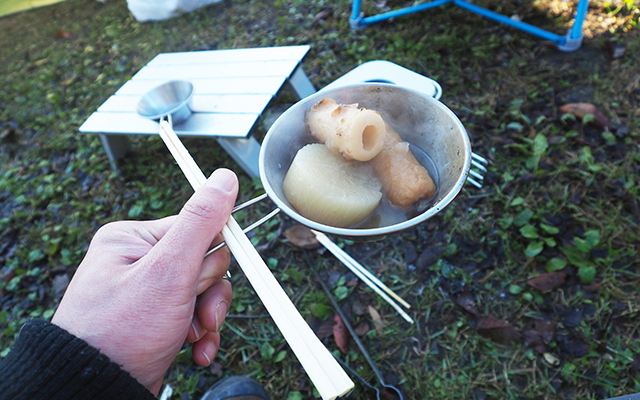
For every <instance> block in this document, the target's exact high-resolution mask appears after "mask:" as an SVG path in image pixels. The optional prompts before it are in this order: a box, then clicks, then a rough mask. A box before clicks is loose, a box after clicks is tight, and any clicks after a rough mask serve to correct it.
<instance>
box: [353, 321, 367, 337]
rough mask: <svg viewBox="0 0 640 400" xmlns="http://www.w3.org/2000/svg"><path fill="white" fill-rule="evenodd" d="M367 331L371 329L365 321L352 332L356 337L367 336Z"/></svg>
mask: <svg viewBox="0 0 640 400" xmlns="http://www.w3.org/2000/svg"><path fill="white" fill-rule="evenodd" d="M369 329H371V328H370V327H369V324H368V323H367V321H362V322H360V323H359V324H358V326H356V327H355V329H354V330H353V331H354V332H355V334H356V335H358V336H364V335H366V334H367V332H369Z"/></svg>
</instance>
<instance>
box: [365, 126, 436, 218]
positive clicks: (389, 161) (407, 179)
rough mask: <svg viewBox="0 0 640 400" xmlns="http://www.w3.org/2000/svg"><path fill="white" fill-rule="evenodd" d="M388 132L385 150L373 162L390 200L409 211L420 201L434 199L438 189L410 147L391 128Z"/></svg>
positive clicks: (383, 189)
mask: <svg viewBox="0 0 640 400" xmlns="http://www.w3.org/2000/svg"><path fill="white" fill-rule="evenodd" d="M386 131H387V135H386V138H385V141H384V146H383V147H382V150H381V151H380V153H379V154H378V155H377V156H376V157H375V158H374V159H373V161H372V163H373V166H374V169H375V171H376V174H377V175H378V178H379V179H380V181H381V182H382V192H383V193H384V195H385V197H386V199H387V200H388V201H389V202H390V203H391V204H393V205H394V206H397V207H400V208H407V207H409V206H411V205H413V204H414V203H416V202H417V201H418V200H421V199H428V198H430V197H433V195H434V194H435V193H436V185H435V184H434V183H433V180H432V179H431V176H429V172H428V171H427V170H426V169H425V168H424V167H423V166H422V165H420V163H418V161H417V160H416V158H415V157H414V156H413V154H411V151H410V150H409V143H407V142H405V141H403V140H402V138H401V137H400V135H398V134H397V133H396V131H394V130H393V128H392V127H391V126H390V125H389V124H387V126H386Z"/></svg>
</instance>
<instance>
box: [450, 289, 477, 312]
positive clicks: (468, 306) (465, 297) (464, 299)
mask: <svg viewBox="0 0 640 400" xmlns="http://www.w3.org/2000/svg"><path fill="white" fill-rule="evenodd" d="M456 304H458V305H459V306H460V307H462V308H464V309H465V310H466V311H467V312H469V313H471V314H473V315H478V314H479V311H478V308H477V307H476V304H475V302H474V301H473V298H472V297H471V293H469V292H466V291H465V292H464V293H461V294H460V296H458V297H456Z"/></svg>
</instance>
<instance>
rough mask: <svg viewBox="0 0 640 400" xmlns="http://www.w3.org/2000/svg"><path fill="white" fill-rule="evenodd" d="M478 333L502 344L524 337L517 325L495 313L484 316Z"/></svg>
mask: <svg viewBox="0 0 640 400" xmlns="http://www.w3.org/2000/svg"><path fill="white" fill-rule="evenodd" d="M478 334H480V335H482V336H485V337H487V338H489V339H491V340H493V341H495V342H498V343H502V344H507V343H511V342H515V341H518V340H520V338H521V337H522V335H521V334H520V331H519V330H518V329H517V328H516V327H514V326H512V325H510V324H509V323H507V322H505V321H502V320H500V319H498V318H496V317H494V316H493V315H489V316H487V317H485V318H483V319H482V320H481V321H480V322H479V323H478Z"/></svg>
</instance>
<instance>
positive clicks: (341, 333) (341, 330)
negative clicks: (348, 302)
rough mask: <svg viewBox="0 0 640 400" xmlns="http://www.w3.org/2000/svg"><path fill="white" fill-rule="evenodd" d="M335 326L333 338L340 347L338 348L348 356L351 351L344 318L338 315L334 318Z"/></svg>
mask: <svg viewBox="0 0 640 400" xmlns="http://www.w3.org/2000/svg"><path fill="white" fill-rule="evenodd" d="M333 320H334V321H335V324H334V325H333V338H334V339H335V341H336V344H337V345H338V348H339V349H340V351H341V352H342V353H343V354H347V352H348V351H349V331H348V330H347V328H346V327H345V326H344V322H342V318H340V316H339V315H338V314H336V315H335V316H334V317H333Z"/></svg>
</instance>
